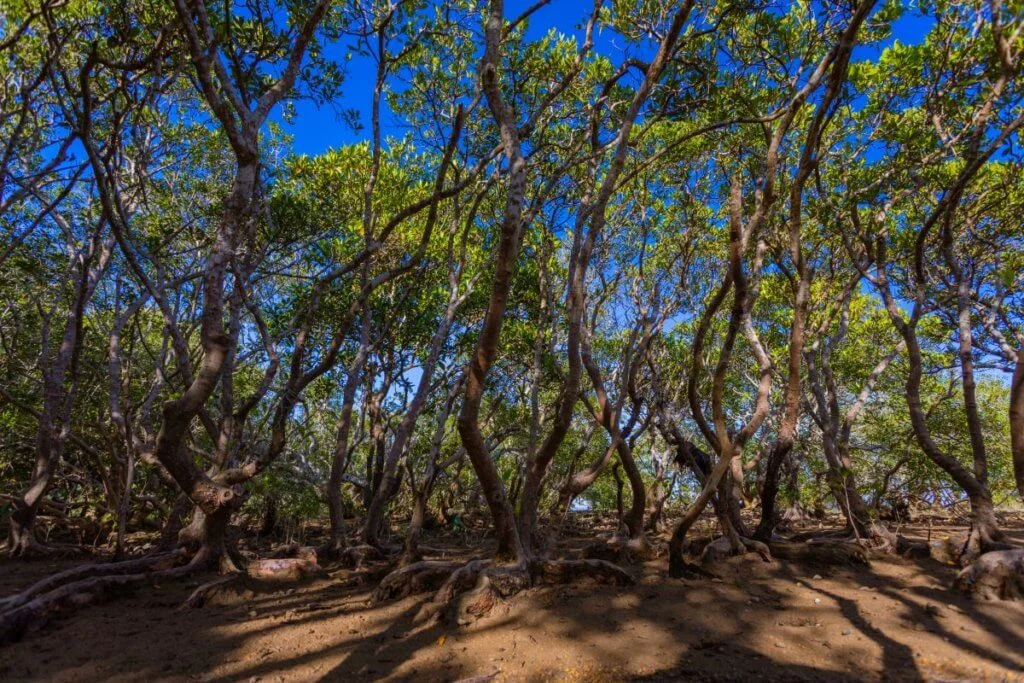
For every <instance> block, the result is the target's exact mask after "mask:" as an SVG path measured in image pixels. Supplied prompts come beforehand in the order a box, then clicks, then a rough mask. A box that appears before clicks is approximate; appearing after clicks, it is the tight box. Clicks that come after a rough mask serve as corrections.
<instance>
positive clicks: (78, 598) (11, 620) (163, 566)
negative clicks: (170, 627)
mask: <svg viewBox="0 0 1024 683" xmlns="http://www.w3.org/2000/svg"><path fill="white" fill-rule="evenodd" d="M180 557H182V554H181V553H168V554H166V555H160V556H156V557H155V559H153V558H144V559H147V560H150V562H149V563H148V565H144V564H141V563H140V561H139V560H129V561H128V562H123V563H114V564H111V565H92V566H90V567H79V568H76V569H74V570H68V571H67V572H61V574H60V575H55V576H54V577H50V578H48V579H44V580H43V581H41V582H39V583H37V584H36V585H35V586H33V587H31V588H29V589H28V591H25V592H26V593H29V592H31V593H32V595H31V597H30V598H29V599H28V600H27V601H23V600H22V599H21V597H20V596H21V595H22V594H19V595H18V596H14V599H13V600H12V601H11V603H10V604H11V605H13V606H11V607H8V608H6V609H4V610H3V611H2V612H0V643H6V642H14V641H17V640H20V639H21V638H22V637H23V636H24V635H25V634H26V633H29V632H32V631H36V630H38V629H40V628H42V627H43V626H44V625H45V624H46V623H47V622H48V621H49V619H50V617H51V616H52V615H53V614H55V613H57V612H61V611H64V610H68V609H72V608H77V607H82V606H84V605H88V604H90V603H92V602H96V601H97V600H99V599H100V598H102V597H104V596H107V595H109V594H110V593H111V592H112V591H114V590H115V589H119V588H124V587H127V586H133V585H137V584H140V583H143V582H146V581H152V580H154V579H158V578H176V577H179V576H184V575H187V574H190V573H192V572H193V571H196V570H198V569H200V568H201V567H202V564H201V563H199V562H196V558H193V560H192V561H191V562H189V563H188V564H186V565H182V566H180V567H174V566H172V565H173V564H174V562H175V561H176V560H177V559H179V558H180ZM197 557H198V556H197ZM140 569H141V570H142V571H139V570H140ZM125 571H129V572H133V573H124V572H125ZM118 572H120V573H118ZM58 576H62V578H59V579H58V578H57V577H58ZM41 585H42V586H43V589H39V588H37V587H38V586H41ZM47 586H48V587H47Z"/></svg>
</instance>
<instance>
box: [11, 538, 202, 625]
mask: <svg viewBox="0 0 1024 683" xmlns="http://www.w3.org/2000/svg"><path fill="white" fill-rule="evenodd" d="M185 554H186V553H185V551H184V550H175V551H172V552H169V553H160V554H158V555H149V556H146V557H141V558H139V559H137V560H126V561H124V562H111V563H108V564H87V565H82V566H80V567H73V568H71V569H67V570H65V571H62V572H58V573H56V574H52V575H50V576H47V577H46V578H45V579H42V580H40V581H37V582H36V583H34V584H32V585H31V586H29V587H28V588H26V589H25V590H23V591H21V592H20V593H16V594H14V595H11V596H8V597H6V598H4V599H3V600H0V614H2V613H4V612H7V611H8V610H11V609H14V608H15V607H18V606H19V605H24V604H25V603H27V602H29V601H30V600H31V599H32V598H34V597H36V596H38V595H42V594H43V593H46V592H48V591H52V590H54V589H55V588H58V587H60V586H63V585H65V584H68V583H71V582H73V581H79V580H82V579H86V578H93V577H100V576H113V575H117V574H137V573H139V572H145V571H159V570H161V569H167V568H169V567H172V566H174V564H175V563H176V562H177V561H178V560H180V559H182V558H184V557H185Z"/></svg>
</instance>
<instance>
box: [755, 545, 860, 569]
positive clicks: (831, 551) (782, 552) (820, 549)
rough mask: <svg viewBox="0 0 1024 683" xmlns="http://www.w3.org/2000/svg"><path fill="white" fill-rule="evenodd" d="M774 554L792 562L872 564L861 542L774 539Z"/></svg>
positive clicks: (833, 564)
mask: <svg viewBox="0 0 1024 683" xmlns="http://www.w3.org/2000/svg"><path fill="white" fill-rule="evenodd" d="M768 547H769V548H770V549H771V552H772V555H774V556H775V557H777V558H780V559H784V560H789V561H791V562H802V563H806V564H813V565H825V566H845V565H861V566H865V567H867V566H870V564H871V560H870V556H869V553H868V551H867V549H865V548H864V547H863V546H862V545H860V544H859V543H854V542H849V541H834V540H818V541H815V540H810V541H807V542H805V543H793V542H792V541H781V540H779V541H772V542H771V543H769V544H768Z"/></svg>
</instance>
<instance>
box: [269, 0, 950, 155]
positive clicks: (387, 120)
mask: <svg viewBox="0 0 1024 683" xmlns="http://www.w3.org/2000/svg"><path fill="white" fill-rule="evenodd" d="M532 4H533V0H509V1H508V2H506V8H505V13H506V16H508V17H509V18H512V17H515V16H518V15H519V14H520V13H521V12H522V11H523V10H524V9H525V8H527V7H529V6H530V5H532ZM909 4H910V3H908V9H907V10H906V11H905V12H904V15H903V16H902V17H901V18H900V19H898V20H897V21H896V23H895V25H894V30H893V40H899V41H900V42H901V43H905V44H915V43H918V42H920V41H921V40H922V39H923V38H924V36H925V34H926V33H927V31H928V28H929V26H930V21H929V20H927V19H925V18H923V17H921V16H920V15H919V14H917V13H916V12H915V11H914V10H913V9H910V8H909ZM585 15H586V7H585V4H584V3H581V2H579V0H552V1H551V2H550V3H549V4H548V5H547V6H545V7H542V8H541V9H539V10H537V11H536V12H535V13H534V14H533V15H532V17H531V19H530V23H529V30H528V33H527V37H528V38H538V37H540V36H543V35H544V34H545V33H547V32H548V30H550V29H551V28H552V27H553V28H555V29H557V30H558V31H560V32H562V33H565V34H575V35H580V34H581V33H582V31H581V30H580V29H579V24H580V22H581V21H582V20H583V19H584V18H585ZM602 43H603V44H602ZM597 47H598V49H599V50H601V51H602V52H606V53H607V52H610V51H612V50H614V49H615V45H614V43H613V42H612V41H610V40H605V41H601V40H600V37H599V40H598V46H597ZM883 47H884V46H883ZM346 52H348V44H347V43H345V42H343V43H340V44H337V45H333V46H330V47H329V48H328V55H329V56H331V57H333V58H335V59H339V60H341V59H342V58H343V56H344V54H345V53H346ZM872 52H873V53H875V54H874V55H873V54H872ZM877 52H878V50H877V49H876V48H868V49H865V50H863V51H861V52H860V53H859V54H857V57H858V58H860V59H868V58H871V57H872V56H875V55H877ZM374 72H375V65H374V64H373V62H372V60H370V59H369V58H361V57H356V58H353V59H352V60H350V61H349V62H348V71H347V73H346V77H345V81H344V84H343V86H342V93H343V96H342V98H341V101H340V102H338V103H337V105H336V106H331V105H323V106H317V105H316V104H314V103H313V102H310V101H301V102H298V103H296V106H295V109H296V113H297V116H296V117H295V119H294V121H293V123H291V124H287V123H285V124H284V129H285V131H286V132H287V133H288V134H289V135H291V136H292V137H293V140H294V150H295V151H296V152H297V153H300V154H311V155H312V154H319V153H321V152H323V151H325V150H327V149H329V148H332V147H339V146H342V145H346V144H351V143H354V142H358V141H360V140H365V139H368V137H369V120H370V101H371V96H372V93H373V80H374V76H375V73H374ZM339 109H354V110H356V111H358V112H359V118H360V120H361V122H362V124H363V130H361V131H358V132H356V131H353V130H352V128H351V127H349V126H348V125H347V124H346V123H344V122H342V121H341V119H340V117H339V116H338V113H337V112H338V110H339ZM381 122H382V128H383V132H384V135H385V136H387V135H389V134H391V135H396V136H397V135H401V134H402V131H401V127H400V125H398V123H399V122H397V121H396V120H395V118H394V117H393V116H391V114H390V113H389V112H388V111H387V108H386V106H385V105H383V104H382V113H381Z"/></svg>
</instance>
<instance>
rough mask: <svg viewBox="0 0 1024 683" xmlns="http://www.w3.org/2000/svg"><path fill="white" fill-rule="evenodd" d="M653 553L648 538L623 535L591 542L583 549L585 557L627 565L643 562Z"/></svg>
mask: <svg viewBox="0 0 1024 683" xmlns="http://www.w3.org/2000/svg"><path fill="white" fill-rule="evenodd" d="M653 555H654V548H652V547H651V544H650V543H648V542H647V539H646V538H644V537H640V538H629V537H628V536H623V535H616V536H612V537H611V538H610V539H608V540H607V541H597V542H596V543H591V544H590V545H588V546H587V547H586V548H584V549H583V557H585V558H587V559H591V560H604V561H606V562H613V563H615V564H626V565H633V564H641V563H643V562H646V561H647V560H649V559H651V557H652V556H653Z"/></svg>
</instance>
